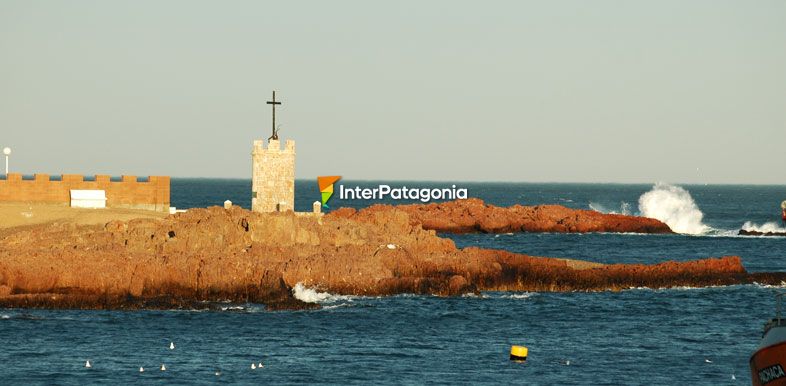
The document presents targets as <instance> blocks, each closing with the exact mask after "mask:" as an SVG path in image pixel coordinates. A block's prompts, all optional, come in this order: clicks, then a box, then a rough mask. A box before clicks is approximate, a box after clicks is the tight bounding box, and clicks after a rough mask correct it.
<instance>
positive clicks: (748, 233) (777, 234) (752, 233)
mask: <svg viewBox="0 0 786 386" xmlns="http://www.w3.org/2000/svg"><path fill="white" fill-rule="evenodd" d="M737 234H738V235H740V236H772V237H786V232H760V231H749V230H745V229H740V231H739V232H737Z"/></svg>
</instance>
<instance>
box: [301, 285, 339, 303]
mask: <svg viewBox="0 0 786 386" xmlns="http://www.w3.org/2000/svg"><path fill="white" fill-rule="evenodd" d="M292 295H294V296H295V298H296V299H298V300H300V301H304V302H306V303H333V302H337V301H339V300H347V301H352V299H353V296H345V295H333V294H331V293H329V292H319V291H317V290H316V289H315V288H308V287H306V286H305V285H303V283H297V284H295V287H294V288H292Z"/></svg>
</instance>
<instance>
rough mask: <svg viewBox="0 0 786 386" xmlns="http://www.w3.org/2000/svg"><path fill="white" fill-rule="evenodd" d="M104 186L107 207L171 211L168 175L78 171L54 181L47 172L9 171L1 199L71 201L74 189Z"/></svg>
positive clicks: (1, 186)
mask: <svg viewBox="0 0 786 386" xmlns="http://www.w3.org/2000/svg"><path fill="white" fill-rule="evenodd" d="M72 189H75V190H103V191H105V192H106V199H107V200H106V206H107V207H108V208H129V209H146V210H155V211H159V212H168V211H169V189H170V188H169V177H161V176H150V177H148V181H138V180H137V178H136V177H135V176H123V177H122V180H121V181H112V179H111V178H110V176H106V175H97V176H95V181H85V178H84V176H82V175H79V174H63V175H62V176H61V180H60V181H53V180H51V179H50V177H49V175H48V174H36V175H35V177H34V179H32V180H26V179H23V178H22V175H21V174H18V173H9V174H8V175H7V176H6V179H5V180H0V203H2V202H29V203H42V204H56V205H65V206H68V205H70V202H71V190H72Z"/></svg>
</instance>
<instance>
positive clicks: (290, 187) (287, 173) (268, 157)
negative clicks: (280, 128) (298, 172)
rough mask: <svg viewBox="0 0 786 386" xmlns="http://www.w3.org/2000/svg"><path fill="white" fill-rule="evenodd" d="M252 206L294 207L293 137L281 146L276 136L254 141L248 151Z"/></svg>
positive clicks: (280, 209)
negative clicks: (265, 141)
mask: <svg viewBox="0 0 786 386" xmlns="http://www.w3.org/2000/svg"><path fill="white" fill-rule="evenodd" d="M251 210H253V211H255V212H283V211H287V210H292V211H294V210H295V141H293V140H290V139H288V140H287V141H286V143H285V145H284V148H283V149H281V143H280V142H279V140H278V139H270V140H268V145H267V148H265V147H264V141H262V140H256V141H254V148H253V150H252V151H251Z"/></svg>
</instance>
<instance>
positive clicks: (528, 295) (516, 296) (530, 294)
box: [500, 292, 537, 299]
mask: <svg viewBox="0 0 786 386" xmlns="http://www.w3.org/2000/svg"><path fill="white" fill-rule="evenodd" d="M535 295H537V292H525V293H523V294H508V295H501V296H500V298H502V299H529V298H531V297H533V296H535Z"/></svg>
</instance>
